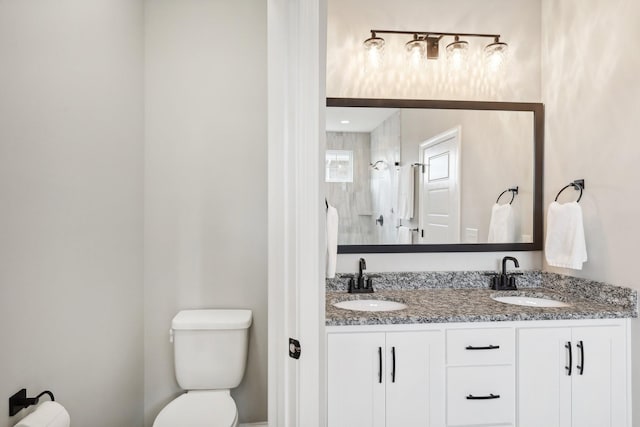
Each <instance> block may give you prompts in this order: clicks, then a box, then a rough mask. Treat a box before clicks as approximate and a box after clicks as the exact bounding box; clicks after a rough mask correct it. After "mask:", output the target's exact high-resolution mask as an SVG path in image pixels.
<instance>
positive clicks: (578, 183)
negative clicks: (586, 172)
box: [554, 179, 584, 203]
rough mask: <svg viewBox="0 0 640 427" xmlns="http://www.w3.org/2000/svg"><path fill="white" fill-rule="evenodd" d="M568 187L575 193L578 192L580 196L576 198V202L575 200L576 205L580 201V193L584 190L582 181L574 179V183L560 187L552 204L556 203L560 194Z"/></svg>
mask: <svg viewBox="0 0 640 427" xmlns="http://www.w3.org/2000/svg"><path fill="white" fill-rule="evenodd" d="M569 187H573V189H574V190H576V191H578V190H580V195H579V196H578V200H576V203H578V202H579V201H580V199H582V191H583V190H584V179H576V180H575V181H573V182H570V183H569V184H567V185H565V186H564V187H562V189H561V190H560V191H558V194H556V198H555V199H554V202H557V201H558V197H560V193H562V192H563V191H564V190H566V189H567V188H569Z"/></svg>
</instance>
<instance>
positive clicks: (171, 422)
mask: <svg viewBox="0 0 640 427" xmlns="http://www.w3.org/2000/svg"><path fill="white" fill-rule="evenodd" d="M237 425H238V409H237V408H236V404H235V402H234V401H233V399H232V398H231V395H230V394H229V391H228V390H205V391H189V392H187V393H184V394H182V395H180V396H179V397H177V398H176V399H174V400H172V401H171V402H169V404H168V405H167V406H165V407H164V408H163V409H162V411H160V413H159V414H158V416H157V417H156V420H155V421H154V423H153V427H236V426H237Z"/></svg>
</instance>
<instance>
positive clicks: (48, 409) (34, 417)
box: [15, 401, 71, 427]
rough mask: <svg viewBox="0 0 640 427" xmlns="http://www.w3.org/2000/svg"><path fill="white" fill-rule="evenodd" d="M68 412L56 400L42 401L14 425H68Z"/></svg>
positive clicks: (17, 426)
mask: <svg viewBox="0 0 640 427" xmlns="http://www.w3.org/2000/svg"><path fill="white" fill-rule="evenodd" d="M70 422H71V420H70V419H69V413H68V412H67V410H66V409H64V407H63V406H62V405H60V404H59V403H58V402H48V401H47V402H42V403H41V404H39V405H38V407H37V408H36V410H35V411H33V412H32V413H31V414H29V415H27V416H26V417H24V418H23V419H22V420H20V421H19V422H18V424H16V425H15V427H69V424H70Z"/></svg>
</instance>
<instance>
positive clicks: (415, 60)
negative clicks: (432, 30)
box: [404, 34, 427, 68]
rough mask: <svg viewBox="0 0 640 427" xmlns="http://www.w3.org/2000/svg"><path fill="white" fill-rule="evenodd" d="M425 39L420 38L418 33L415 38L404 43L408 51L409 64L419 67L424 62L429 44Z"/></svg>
mask: <svg viewBox="0 0 640 427" xmlns="http://www.w3.org/2000/svg"><path fill="white" fill-rule="evenodd" d="M426 44H427V43H426V42H425V41H424V39H419V38H418V35H417V34H414V36H413V40H411V41H409V42H407V44H405V45H404V47H405V50H406V51H407V58H408V60H409V65H411V66H412V67H413V68H418V67H420V65H421V64H422V63H423V61H424V58H425V56H426V54H427V46H426Z"/></svg>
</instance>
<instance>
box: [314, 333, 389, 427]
mask: <svg viewBox="0 0 640 427" xmlns="http://www.w3.org/2000/svg"><path fill="white" fill-rule="evenodd" d="M327 351H328V363H327V368H328V384H327V387H328V402H327V404H328V426H329V427H384V422H385V418H384V417H385V394H384V388H385V384H384V383H385V378H384V358H385V353H386V352H385V334H384V333H349V334H339V333H338V334H328V337H327Z"/></svg>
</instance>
